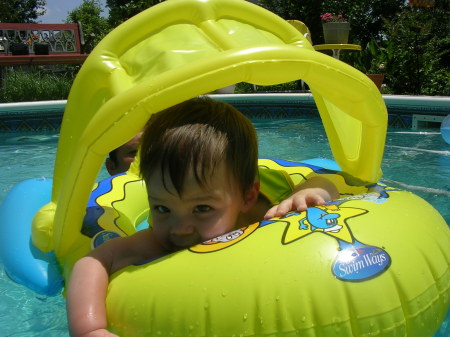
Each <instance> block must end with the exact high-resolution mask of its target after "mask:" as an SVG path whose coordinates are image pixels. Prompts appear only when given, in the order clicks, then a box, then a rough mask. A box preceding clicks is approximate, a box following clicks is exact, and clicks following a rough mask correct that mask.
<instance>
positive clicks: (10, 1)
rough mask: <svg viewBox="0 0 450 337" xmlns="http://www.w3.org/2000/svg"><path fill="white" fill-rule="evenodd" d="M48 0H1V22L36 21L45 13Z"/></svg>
mask: <svg viewBox="0 0 450 337" xmlns="http://www.w3.org/2000/svg"><path fill="white" fill-rule="evenodd" d="M45 4H46V0H0V9H1V10H0V22H12V23H14V22H17V23H34V22H36V19H37V18H38V17H39V16H41V15H44V14H45Z"/></svg>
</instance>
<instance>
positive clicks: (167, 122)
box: [140, 97, 258, 195]
mask: <svg viewBox="0 0 450 337" xmlns="http://www.w3.org/2000/svg"><path fill="white" fill-rule="evenodd" d="M257 161H258V143H257V138H256V131H255V129H254V127H253V125H252V124H251V122H250V121H249V120H248V119H247V118H246V117H245V116H244V115H243V114H242V113H240V112H239V111H238V110H236V109H235V108H234V107H233V106H231V105H230V104H227V103H223V102H219V101H215V100H212V99H210V98H208V97H197V98H194V99H191V100H188V101H185V102H183V103H180V104H178V105H175V106H173V107H171V108H168V109H166V110H163V111H161V112H158V113H156V114H154V115H152V117H151V118H150V120H149V121H148V123H147V125H146V127H145V130H144V133H143V135H142V140H141V152H140V172H141V175H142V177H143V179H144V180H145V181H146V182H148V180H149V178H150V176H151V175H152V173H153V172H155V170H159V171H160V172H166V174H165V175H163V176H162V178H163V185H164V186H165V187H166V188H167V182H166V181H164V179H165V177H166V175H168V177H169V178H170V181H171V183H172V184H173V186H174V188H175V189H176V191H177V193H178V194H180V195H181V194H182V192H183V185H184V181H185V178H186V175H187V174H188V173H189V172H190V170H192V172H193V174H194V177H195V179H196V180H197V182H198V183H199V185H200V186H205V185H206V184H207V183H208V180H209V179H210V177H211V175H212V174H213V172H214V170H215V168H216V167H217V166H218V165H219V164H221V163H222V162H225V165H226V168H227V170H229V172H230V177H232V178H234V179H235V181H236V182H237V183H238V185H239V186H240V188H241V190H242V193H245V192H246V191H248V190H249V189H250V187H251V186H252V184H253V182H254V181H255V175H256V172H257Z"/></svg>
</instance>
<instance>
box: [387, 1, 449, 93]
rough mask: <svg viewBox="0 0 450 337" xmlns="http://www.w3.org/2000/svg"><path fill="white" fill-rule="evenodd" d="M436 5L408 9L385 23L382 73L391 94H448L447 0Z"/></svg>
mask: <svg viewBox="0 0 450 337" xmlns="http://www.w3.org/2000/svg"><path fill="white" fill-rule="evenodd" d="M444 2H445V1H443V2H442V4H444ZM438 5H439V4H438V1H436V8H408V9H406V10H404V11H403V13H402V15H401V16H398V17H397V18H396V19H394V20H391V21H387V22H386V39H387V41H389V44H388V48H387V49H386V51H387V68H386V72H387V73H388V74H389V76H388V79H389V86H390V87H391V88H392V90H393V91H394V92H395V93H398V94H416V95H417V94H422V95H450V61H449V60H450V21H449V20H448V15H449V9H448V2H447V7H445V6H442V7H440V6H438Z"/></svg>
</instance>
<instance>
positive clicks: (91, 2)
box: [66, 0, 109, 52]
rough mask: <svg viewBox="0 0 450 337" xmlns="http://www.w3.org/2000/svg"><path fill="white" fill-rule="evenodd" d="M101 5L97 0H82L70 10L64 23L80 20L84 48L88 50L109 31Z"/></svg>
mask: <svg viewBox="0 0 450 337" xmlns="http://www.w3.org/2000/svg"><path fill="white" fill-rule="evenodd" d="M102 13H103V8H102V5H101V4H100V2H99V1H98V0H83V3H82V4H81V5H80V6H78V7H76V8H75V9H74V10H72V11H70V12H69V14H68V15H67V19H66V23H69V22H75V23H76V22H81V25H82V28H83V34H84V39H85V42H86V46H85V49H87V50H86V51H87V52H89V51H90V50H92V49H93V48H94V47H95V46H96V45H97V43H98V42H100V40H101V39H102V38H103V37H104V36H105V35H106V34H107V33H108V32H109V24H108V20H107V19H106V18H104V17H102V16H101V14H102Z"/></svg>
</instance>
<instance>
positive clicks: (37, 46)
mask: <svg viewBox="0 0 450 337" xmlns="http://www.w3.org/2000/svg"><path fill="white" fill-rule="evenodd" d="M28 44H29V45H30V46H31V45H32V46H33V50H34V54H35V55H48V53H49V49H50V48H49V47H50V46H49V45H48V43H47V42H45V41H42V40H41V39H39V35H38V34H32V35H31V39H29V40H28Z"/></svg>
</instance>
